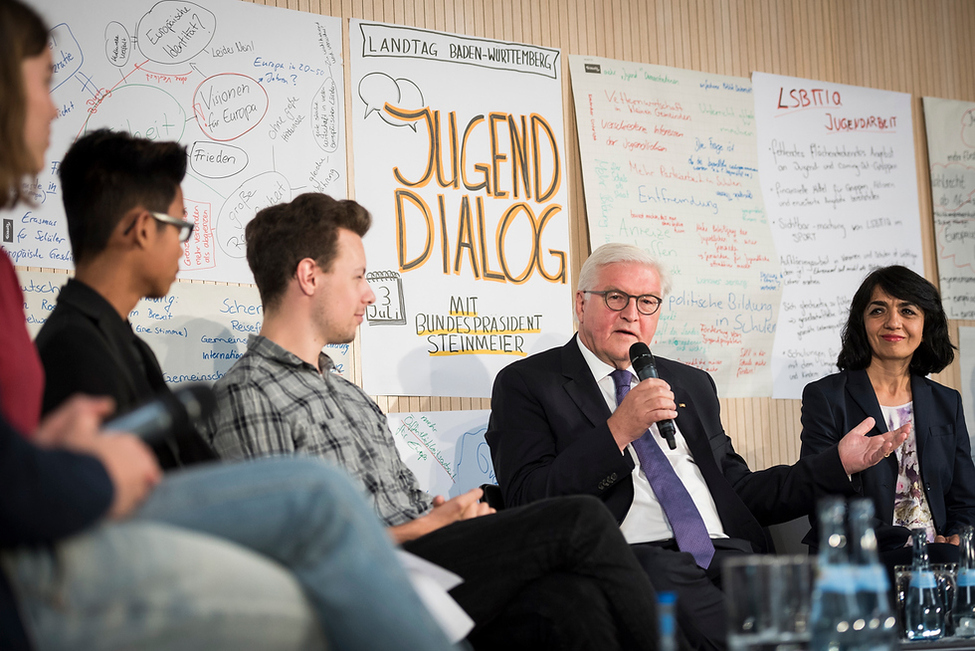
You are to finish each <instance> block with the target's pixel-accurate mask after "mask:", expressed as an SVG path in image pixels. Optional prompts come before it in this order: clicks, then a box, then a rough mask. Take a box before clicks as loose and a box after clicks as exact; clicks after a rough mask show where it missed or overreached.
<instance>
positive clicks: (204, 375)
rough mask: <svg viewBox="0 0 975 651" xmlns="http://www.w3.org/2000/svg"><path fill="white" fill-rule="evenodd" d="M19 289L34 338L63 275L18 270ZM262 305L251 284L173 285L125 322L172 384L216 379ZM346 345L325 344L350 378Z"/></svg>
mask: <svg viewBox="0 0 975 651" xmlns="http://www.w3.org/2000/svg"><path fill="white" fill-rule="evenodd" d="M17 276H18V278H19V279H20V286H21V289H22V291H23V292H24V312H25V314H26V317H27V330H28V331H29V332H30V336H31V337H36V336H37V333H38V332H39V331H40V329H41V326H42V325H44V322H45V321H47V317H48V316H49V315H50V313H51V312H52V311H54V308H55V306H56V305H57V298H58V294H60V293H61V287H62V286H63V285H64V284H65V283H66V282H67V281H68V276H66V275H65V274H63V273H52V272H45V271H26V270H24V269H18V270H17ZM263 321H264V309H263V307H262V306H261V297H260V296H259V295H258V293H257V288H256V287H254V286H236V285H213V284H203V283H180V282H177V283H173V286H172V287H171V288H170V290H169V294H167V295H166V296H165V297H163V298H157V299H142V300H141V301H139V303H138V304H137V305H136V307H135V309H134V310H133V311H132V313H131V314H130V315H129V322H130V323H131V324H132V329H133V330H134V331H135V333H136V334H137V335H139V336H140V337H142V339H143V340H145V342H146V343H148V344H149V346H150V347H151V348H152V352H154V353H155V354H156V357H157V358H158V359H159V366H160V367H161V368H162V370H163V376H164V377H165V378H166V381H167V382H169V383H171V384H180V383H183V382H216V381H217V380H219V379H220V378H222V377H223V376H224V374H225V373H226V372H227V371H228V370H230V367H231V366H233V365H234V362H236V361H237V360H238V359H239V358H240V356H241V355H243V354H244V353H245V352H246V351H247V339H248V337H249V336H251V335H256V334H258V333H259V332H260V330H261V324H262V322H263ZM349 347H350V344H341V345H330V346H326V347H325V353H326V354H327V355H328V356H329V357H331V358H332V361H333V362H335V371H336V372H338V373H340V374H341V375H342V376H343V377H345V378H350V377H351V376H352V374H351V372H350V368H351V364H352V351H351V350H350V348H349Z"/></svg>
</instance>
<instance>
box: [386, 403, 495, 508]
mask: <svg viewBox="0 0 975 651" xmlns="http://www.w3.org/2000/svg"><path fill="white" fill-rule="evenodd" d="M490 415H491V412H490V410H486V409H484V410H476V411H425V412H408V413H399V414H387V416H386V420H387V421H388V422H389V429H390V431H392V433H393V439H394V440H395V441H396V449H397V450H398V451H399V453H400V456H401V457H402V458H403V461H404V462H405V463H406V465H407V466H409V468H410V470H412V471H413V473H414V474H415V475H416V477H417V481H419V482H420V487H421V488H422V489H423V490H425V491H427V492H428V493H430V494H431V495H443V496H444V497H446V498H450V497H457V496H458V495H460V494H461V493H464V492H466V491H469V490H470V489H472V488H477V487H478V486H480V485H481V484H496V483H498V480H497V478H496V477H495V475H494V465H493V463H492V462H491V450H490V448H489V447H488V444H487V443H486V442H485V441H484V432H486V431H487V425H488V417H489V416H490Z"/></svg>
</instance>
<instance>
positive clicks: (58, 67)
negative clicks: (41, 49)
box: [49, 23, 85, 93]
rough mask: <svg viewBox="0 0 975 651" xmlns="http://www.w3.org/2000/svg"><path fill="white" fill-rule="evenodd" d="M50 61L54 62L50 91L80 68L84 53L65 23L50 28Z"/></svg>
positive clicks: (83, 60)
mask: <svg viewBox="0 0 975 651" xmlns="http://www.w3.org/2000/svg"><path fill="white" fill-rule="evenodd" d="M49 47H50V48H51V61H52V62H53V64H54V69H53V75H52V76H51V92H52V93H53V92H54V91H55V90H57V89H58V87H59V86H60V85H61V84H63V83H64V82H66V81H67V80H69V79H71V77H73V76H74V73H76V72H78V71H79V70H81V64H82V63H84V62H85V53H84V52H83V51H82V50H81V45H80V44H79V43H78V39H76V38H75V37H74V34H72V33H71V28H70V27H68V25H67V24H66V23H61V24H60V25H57V26H55V27H54V29H52V30H51V39H50V44H49Z"/></svg>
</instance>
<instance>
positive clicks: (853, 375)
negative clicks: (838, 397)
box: [846, 370, 887, 434]
mask: <svg viewBox="0 0 975 651" xmlns="http://www.w3.org/2000/svg"><path fill="white" fill-rule="evenodd" d="M849 373H850V377H849V379H848V380H847V383H846V391H847V393H849V394H850V398H852V399H853V401H854V402H855V403H856V404H857V405H858V406H859V407H860V409H862V410H863V413H865V414H866V415H867V416H872V417H873V419H874V420H875V421H876V422H877V425H876V427H875V429H876V430H877V432H881V433H882V432H886V431H887V421H886V420H885V419H884V413H883V412H882V411H881V410H880V403H879V402H878V401H877V394H876V393H875V392H874V390H873V385H872V384H870V378H869V377H868V376H867V372H866V371H864V370H860V371H850V372H849ZM854 424H855V425H857V424H859V423H854ZM870 433H871V434H873V433H874V432H873V431H872V430H871V432H870Z"/></svg>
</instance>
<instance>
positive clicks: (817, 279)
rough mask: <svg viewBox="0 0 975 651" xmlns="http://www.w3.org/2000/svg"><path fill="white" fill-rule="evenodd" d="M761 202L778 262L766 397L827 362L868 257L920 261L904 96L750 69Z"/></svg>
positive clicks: (824, 370)
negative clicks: (770, 387)
mask: <svg viewBox="0 0 975 651" xmlns="http://www.w3.org/2000/svg"><path fill="white" fill-rule="evenodd" d="M752 84H753V85H754V88H755V117H756V120H757V121H758V157H759V171H760V175H759V176H760V180H761V184H762V192H763V194H764V196H765V207H766V210H767V211H768V215H769V223H770V224H771V227H772V235H773V236H774V238H775V248H776V250H777V251H778V253H779V261H780V263H781V266H782V285H783V292H782V309H781V311H780V312H779V323H778V327H777V328H776V332H775V347H774V351H773V356H772V373H773V376H774V378H775V384H774V391H773V393H772V397H773V398H800V397H802V389H803V387H804V386H805V385H806V384H808V383H809V382H811V381H813V380H816V379H818V378H820V377H822V376H824V375H827V374H829V373H833V372H835V371H836V356H837V354H838V353H839V349H840V331H841V329H842V326H843V324H844V323H845V322H846V318H847V314H848V312H849V307H850V300H851V299H852V297H853V294H854V292H856V290H857V287H859V286H860V283H861V281H862V280H863V278H864V276H866V275H867V273H869V272H870V271H871V270H872V269H874V268H876V267H882V266H887V265H892V264H900V265H904V266H906V267H910V268H911V269H913V270H915V271H917V272H918V273H923V272H924V260H923V257H922V250H921V222H920V211H919V209H918V194H917V176H916V169H915V163H914V131H913V127H912V124H911V96H910V95H908V94H906V93H894V92H891V91H885V90H876V89H873V88H862V87H859V86H846V85H843V84H832V83H826V82H821V81H813V80H810V79H796V78H793V77H783V76H780V75H769V74H765V73H761V72H756V73H753V74H752Z"/></svg>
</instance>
